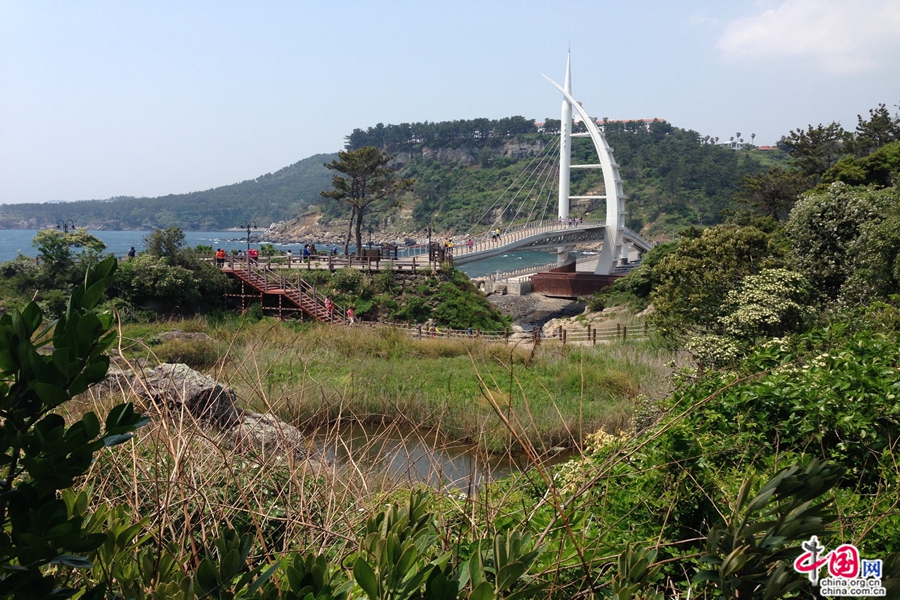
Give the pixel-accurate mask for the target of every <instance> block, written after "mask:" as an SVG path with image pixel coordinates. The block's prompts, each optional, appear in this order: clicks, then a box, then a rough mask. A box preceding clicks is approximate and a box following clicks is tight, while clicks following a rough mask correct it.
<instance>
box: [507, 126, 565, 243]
mask: <svg viewBox="0 0 900 600" xmlns="http://www.w3.org/2000/svg"><path fill="white" fill-rule="evenodd" d="M549 145H550V144H548V146H549ZM546 150H547V149H546V148H545V151H544V152H542V153H541V156H542V158H541V161H540V163H538V165H537V166H536V167H535V168H534V169H532V171H531V173H530V174H529V176H528V178H527V179H526V180H525V182H524V183H523V184H522V187H520V188H519V191H518V192H516V194H515V196H514V197H513V198H512V199H511V200H510V201H509V203H508V204H507V205H506V208H504V210H503V211H502V212H501V213H500V216H499V217H498V218H497V220H498V221H499V220H500V218H501V217H502V216H503V214H504V213H506V212H507V211H508V210H509V209H510V207H511V206H512V205H513V203H514V202H515V201H516V199H517V198H518V197H519V194H521V193H522V192H523V190H524V188H525V184H527V183H528V182H529V181H530V180H531V179H532V177H534V182H533V183H532V185H531V189H529V190H528V192H527V193H526V194H525V195H526V197H527V196H528V195H529V194H530V193H531V192H532V191H533V190H534V188H535V186H536V185H537V183H538V181H539V179H540V178H541V176H542V175H543V172H544V171H545V170H546V164H547V162H548V161H549V160H554V159H553V158H551V157H553V156H554V155H553V154H551V153H550V152H547V151H546ZM538 170H540V174H538V175H537V176H535V174H536V173H538ZM521 212H522V206H521V205H519V207H518V208H517V209H516V212H515V214H514V215H513V216H512V219H511V221H510V223H512V222H514V221H515V220H516V218H518V216H519V214H520V213H521ZM507 231H509V228H507Z"/></svg>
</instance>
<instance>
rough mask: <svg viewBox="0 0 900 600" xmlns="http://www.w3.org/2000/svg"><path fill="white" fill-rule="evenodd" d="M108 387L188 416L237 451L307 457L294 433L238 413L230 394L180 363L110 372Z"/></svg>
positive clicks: (269, 418) (265, 417)
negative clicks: (217, 433)
mask: <svg viewBox="0 0 900 600" xmlns="http://www.w3.org/2000/svg"><path fill="white" fill-rule="evenodd" d="M111 371H112V370H111ZM107 385H108V389H109V390H110V391H117V390H126V389H131V390H134V391H135V392H136V393H137V394H138V395H140V396H141V397H142V398H144V399H145V400H146V401H148V402H149V403H150V404H151V405H152V406H153V407H155V408H157V409H158V410H159V411H161V412H163V413H169V414H171V413H177V412H181V411H186V412H188V413H190V414H191V415H193V416H194V417H195V418H196V419H197V420H199V421H200V422H202V423H205V424H209V425H213V426H215V427H216V428H218V429H219V430H220V431H222V433H223V434H224V436H225V438H226V439H227V440H228V443H229V444H230V445H231V446H232V447H233V448H234V449H236V450H238V451H243V452H253V453H259V454H265V455H271V454H273V453H277V454H286V455H289V456H291V457H293V458H296V459H301V460H305V459H307V458H309V452H308V451H307V449H306V443H305V439H304V437H303V434H302V433H301V432H300V430H299V429H297V428H296V427H294V426H293V425H289V424H288V423H285V422H284V421H282V420H281V419H279V418H278V417H276V416H274V415H272V414H259V413H255V412H253V411H250V410H246V409H244V408H241V407H240V406H239V405H238V398H237V394H235V392H234V390H233V389H231V388H230V387H228V386H224V385H222V384H221V383H219V382H218V381H216V380H215V379H213V378H212V377H210V376H208V375H204V374H203V373H199V372H197V371H195V370H194V369H192V368H190V367H189V366H187V365H185V364H181V363H177V364H171V363H163V364H161V365H159V366H158V367H156V368H153V369H143V370H142V371H140V372H139V373H138V374H135V373H133V372H131V371H112V372H111V373H110V379H109V381H108V383H107Z"/></svg>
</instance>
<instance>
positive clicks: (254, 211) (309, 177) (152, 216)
mask: <svg viewBox="0 0 900 600" xmlns="http://www.w3.org/2000/svg"><path fill="white" fill-rule="evenodd" d="M333 158H334V155H333V154H316V155H314V156H310V157H309V158H305V159H303V160H301V161H299V162H297V163H294V164H293V165H290V166H288V167H284V168H283V169H280V170H278V171H276V172H275V173H266V174H265V175H261V176H259V177H257V178H256V179H250V180H247V181H242V182H240V183H235V184H232V185H226V186H223V187H218V188H213V189H210V190H205V191H202V192H191V193H188V194H170V195H168V196H161V197H159V198H131V197H120V198H110V199H108V200H85V201H80V202H69V203H66V204H65V205H64V206H65V208H64V209H61V207H60V205H59V204H57V203H47V204H5V205H0V228H3V229H38V228H41V227H46V226H54V225H55V224H56V220H57V219H58V218H59V216H60V214H62V213H65V217H66V218H67V219H72V220H73V221H74V222H75V225H76V226H78V227H88V228H91V229H108V230H128V229H151V228H154V227H158V228H166V227H180V228H182V229H185V230H193V231H198V230H199V231H202V230H220V229H228V228H229V227H237V226H238V225H239V224H240V223H241V221H243V220H247V219H253V220H255V221H256V222H257V224H258V225H260V226H263V227H264V226H268V225H269V223H272V222H275V221H282V220H286V219H291V218H293V217H294V216H296V215H297V213H298V212H299V211H301V210H302V207H303V206H308V205H309V204H310V203H315V202H318V200H319V192H321V191H322V190H323V189H325V188H327V187H328V185H329V182H330V181H331V176H330V175H329V173H328V171H326V170H325V168H324V167H323V166H322V164H323V163H324V162H325V161H327V160H331V159H333Z"/></svg>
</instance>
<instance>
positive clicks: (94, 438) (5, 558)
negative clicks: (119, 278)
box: [0, 257, 147, 598]
mask: <svg viewBox="0 0 900 600" xmlns="http://www.w3.org/2000/svg"><path fill="white" fill-rule="evenodd" d="M115 270H116V260H115V258H112V257H110V258H108V259H106V260H104V261H103V262H101V263H100V264H98V265H97V266H96V267H94V268H92V269H90V271H89V272H88V275H87V278H86V280H85V282H84V284H83V285H82V286H81V287H78V288H76V289H75V290H74V291H73V293H72V296H71V298H70V299H69V303H68V306H67V309H66V311H65V314H64V315H63V316H61V317H60V318H59V320H58V321H57V322H56V323H55V324H52V325H51V326H49V327H45V328H44V329H43V330H41V331H38V330H39V328H40V327H41V325H42V324H43V314H42V313H41V310H40V309H39V308H38V306H37V305H36V304H34V303H31V304H29V305H28V306H26V307H25V309H24V310H23V311H21V312H19V311H12V312H11V313H10V314H6V315H4V316H3V317H2V318H0V418H2V427H0V449H2V460H0V465H2V468H3V477H2V479H0V531H2V532H3V534H2V535H0V568H2V570H0V582H2V590H3V591H2V592H0V595H2V596H4V597H9V596H15V597H16V598H26V597H27V598H50V597H67V596H68V595H70V594H71V592H73V591H74V590H68V589H65V588H59V589H55V588H56V586H57V585H59V584H64V582H65V581H66V579H67V571H68V568H90V567H91V566H92V565H91V563H90V562H88V561H87V560H85V559H84V558H83V555H84V553H86V552H88V551H91V550H94V549H96V548H97V547H99V546H100V545H101V544H102V543H103V541H104V539H105V536H103V535H95V534H90V533H88V532H86V531H85V529H84V527H83V523H82V518H80V517H70V516H69V511H68V509H67V507H66V504H65V502H64V501H63V500H62V499H61V498H59V496H58V492H59V491H60V490H63V489H65V488H68V487H69V486H71V485H72V484H73V482H74V481H75V479H76V478H78V477H80V476H82V475H84V474H85V473H86V472H87V471H88V469H89V468H90V466H91V464H92V463H93V457H94V454H95V453H96V452H98V451H99V450H101V449H102V448H104V447H106V446H113V445H116V444H119V443H121V442H124V441H126V440H127V439H129V438H130V437H131V432H132V431H134V430H135V429H136V428H138V427H140V426H141V425H143V424H145V423H146V422H147V419H145V418H142V417H140V416H139V415H136V414H135V413H134V411H133V409H132V407H131V405H130V404H120V405H118V406H116V407H115V408H113V409H112V410H111V411H110V412H109V414H108V416H107V417H106V423H105V427H103V428H102V432H101V425H100V421H99V419H98V418H97V415H95V414H94V413H93V412H88V413H86V414H85V415H83V416H82V418H81V419H80V420H79V421H77V422H75V423H74V424H72V425H70V426H68V427H67V426H66V422H65V420H64V419H63V417H62V416H60V415H59V414H57V413H56V409H57V407H59V406H60V405H62V404H64V403H66V402H67V401H69V400H70V399H71V398H72V397H73V396H75V395H77V394H81V393H82V392H84V391H86V390H87V389H88V388H89V387H90V386H91V385H93V384H95V383H97V382H98V381H100V380H102V379H103V378H104V377H105V375H106V371H107V369H108V368H109V357H108V356H106V355H105V354H104V352H105V351H106V350H108V349H109V348H110V347H111V346H112V345H113V343H114V342H115V340H116V332H115V331H110V330H111V328H112V325H113V315H112V313H111V312H99V311H97V310H96V307H97V305H98V303H99V301H100V299H101V297H102V295H103V293H104V291H105V290H106V288H107V287H108V286H109V285H110V283H111V282H112V280H113V276H114V273H115ZM51 330H52V335H51ZM35 334H37V335H35ZM51 342H52V344H53V350H52V352H51V353H49V354H41V353H39V352H38V349H39V348H41V347H44V346H47V345H48V344H50V343H51Z"/></svg>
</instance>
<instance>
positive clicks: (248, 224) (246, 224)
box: [240, 221, 257, 257]
mask: <svg viewBox="0 0 900 600" xmlns="http://www.w3.org/2000/svg"><path fill="white" fill-rule="evenodd" d="M240 228H241V229H246V230H247V256H248V257H249V256H250V230H251V229H257V227H256V221H242V222H241V224H240Z"/></svg>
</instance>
